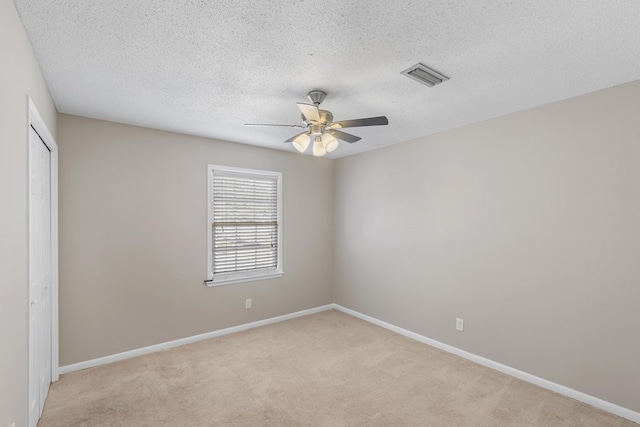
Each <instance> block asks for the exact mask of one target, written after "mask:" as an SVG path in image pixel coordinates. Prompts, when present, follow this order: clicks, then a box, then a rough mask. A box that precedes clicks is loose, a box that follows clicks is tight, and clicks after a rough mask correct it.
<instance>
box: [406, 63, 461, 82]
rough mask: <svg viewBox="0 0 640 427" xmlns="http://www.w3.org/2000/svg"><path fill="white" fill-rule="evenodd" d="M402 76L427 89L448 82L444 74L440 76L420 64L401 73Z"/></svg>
mask: <svg viewBox="0 0 640 427" xmlns="http://www.w3.org/2000/svg"><path fill="white" fill-rule="evenodd" d="M402 74H404V75H405V76H407V77H409V78H411V79H413V80H415V81H417V82H420V83H422V84H423V85H427V86H429V87H433V86H435V85H437V84H440V83H442V82H445V81H447V80H449V77H447V76H445V75H444V74H440V73H439V72H437V71H436V70H433V69H431V68H429V67H427V66H426V65H424V64H423V63H421V62H419V63H417V64H416V65H414V66H412V67H409V68H407V69H406V70H404V71H403V72H402Z"/></svg>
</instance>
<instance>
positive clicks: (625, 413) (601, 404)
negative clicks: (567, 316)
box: [333, 304, 640, 423]
mask: <svg viewBox="0 0 640 427" xmlns="http://www.w3.org/2000/svg"><path fill="white" fill-rule="evenodd" d="M333 308H335V309H336V310H339V311H342V312H343V313H346V314H349V315H351V316H354V317H357V318H359V319H362V320H364V321H367V322H369V323H373V324H374V325H377V326H381V327H383V328H385V329H388V330H390V331H393V332H396V333H398V334H400V335H404V336H406V337H408V338H411V339H414V340H416V341H420V342H421V343H424V344H428V345H430V346H432V347H435V348H439V349H440V350H444V351H446V352H448V353H452V354H455V355H456V356H460V357H462V358H465V359H468V360H471V361H472V362H475V363H477V364H479V365H482V366H486V367H488V368H491V369H495V370H496V371H500V372H503V373H505V374H507V375H511V376H512V377H516V378H518V379H521V380H523V381H527V382H529V383H532V384H535V385H537V386H540V387H542V388H545V389H547V390H551V391H555V392H556V393H559V394H562V395H564V396H567V397H570V398H572V399H575V400H579V401H580V402H584V403H586V404H588V405H591V406H594V407H596V408H598V409H602V410H603V411H606V412H610V413H612V414H614V415H617V416H619V417H622V418H626V419H628V420H631V421H633V422H636V423H640V413H639V412H635V411H632V410H631V409H627V408H624V407H622V406H618V405H616V404H613V403H611V402H607V401H606V400H602V399H599V398H597V397H593V396H590V395H588V394H586V393H583V392H581V391H577V390H574V389H571V388H569V387H565V386H563V385H560V384H556V383H554V382H551V381H548V380H545V379H544V378H540V377H536V376H535V375H531V374H528V373H526V372H523V371H519V370H518V369H514V368H511V367H510V366H507V365H503V364H501V363H498V362H494V361H493V360H490V359H486V358H484V357H482V356H478V355H476V354H473V353H469V352H468V351H464V350H460V349H459V348H456V347H452V346H450V345H448V344H444V343H441V342H440V341H436V340H433V339H431V338H427V337H425V336H422V335H420V334H416V333H415V332H411V331H408V330H406V329H402V328H400V327H398V326H395V325H392V324H391V323H387V322H383V321H382V320H378V319H376V318H374V317H371V316H367V315H366V314H362V313H359V312H357V311H354V310H351V309H349V308H346V307H343V306H341V305H338V304H333Z"/></svg>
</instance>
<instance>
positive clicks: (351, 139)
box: [327, 129, 362, 144]
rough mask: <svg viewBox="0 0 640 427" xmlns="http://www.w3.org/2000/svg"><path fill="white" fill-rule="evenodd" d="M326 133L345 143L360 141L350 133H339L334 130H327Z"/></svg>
mask: <svg viewBox="0 0 640 427" xmlns="http://www.w3.org/2000/svg"><path fill="white" fill-rule="evenodd" d="M327 132H328V133H329V134H330V135H332V136H334V137H335V138H338V139H341V140H343V141H347V142H349V143H352V144H353V143H354V142H356V141H360V140H361V139H362V138H360V137H359V136H355V135H351V134H350V133H346V132H341V131H339V130H335V129H329V130H328V131H327Z"/></svg>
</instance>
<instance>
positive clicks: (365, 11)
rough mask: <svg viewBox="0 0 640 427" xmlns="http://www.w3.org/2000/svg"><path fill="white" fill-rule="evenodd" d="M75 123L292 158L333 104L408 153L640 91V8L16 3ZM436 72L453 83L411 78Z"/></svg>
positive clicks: (195, 0) (349, 147)
mask: <svg viewBox="0 0 640 427" xmlns="http://www.w3.org/2000/svg"><path fill="white" fill-rule="evenodd" d="M15 3H16V7H17V9H18V12H19V14H20V16H21V19H22V21H23V23H24V26H25V28H26V31H27V34H28V36H29V38H30V40H31V43H32V45H33V49H34V51H35V54H36V56H37V58H38V61H39V63H40V66H41V68H42V71H43V73H44V76H45V79H46V81H47V83H48V85H49V88H50V90H51V93H52V96H53V98H54V101H55V103H56V106H57V108H58V110H59V111H60V112H62V113H68V114H75V115H80V116H86V117H92V118H98V119H103V120H109V121H114V122H121V123H128V124H133V125H140V126H146V127H151V128H157V129H164V130H170V131H175V132H182V133H186V134H193V135H201V136H207V137H211V138H217V139H223V140H228V141H234V142H240V143H245V144H252V145H259V146H264V147H269V148H275V149H285V150H289V151H294V149H293V147H292V146H291V144H283V143H282V141H284V140H285V139H287V138H288V137H289V136H291V135H293V134H295V133H298V130H296V129H287V128H248V127H244V126H243V123H284V124H298V123H299V118H300V115H299V111H298V109H297V108H296V105H295V103H296V102H308V101H307V100H306V98H305V95H306V93H307V92H308V91H309V90H311V89H316V88H318V89H323V90H325V91H327V92H328V97H327V99H326V100H325V102H324V103H323V104H322V108H324V109H327V110H330V111H332V112H333V114H334V117H335V119H336V120H343V119H354V118H360V117H370V116H378V115H386V116H387V117H388V118H389V122H390V124H389V126H386V127H384V126H383V127H371V128H353V129H350V130H349V131H350V132H351V133H353V134H355V135H358V136H361V137H362V138H363V139H362V140H361V141H359V142H357V143H355V144H347V143H341V144H340V147H339V148H338V149H337V150H336V151H334V152H333V153H332V154H331V155H329V157H334V158H335V157H341V156H345V155H350V154H354V153H357V152H362V151H366V150H370V149H373V148H376V147H381V146H385V145H390V144H395V143H399V142H403V141H407V140H410V139H414V138H417V137H420V136H423V135H428V134H432V133H435V132H439V131H442V130H446V129H450V128H453V127H456V126H460V125H464V124H468V123H473V122H477V121H479V120H483V119H486V118H490V117H495V116H499V115H503V114H506V113H510V112H513V111H518V110H522V109H525V108H529V107H533V106H536V105H541V104H545V103H549V102H553V101H556V100H560V99H564V98H568V97H572V96H576V95H580V94H583V93H587V92H591V91H594V90H597V89H602V88H606V87H610V86H614V85H617V84H621V83H625V82H629V81H633V80H638V79H640V1H637V0H623V1H622V0H613V1H588V0H565V1H561V2H560V1H559V2H556V1H507V0H504V1H455V0H431V1H427V0H417V1H416V0H405V1H399V2H394V1H389V0H372V1H365V0H356V1H345V0H328V1H312V0H288V1H278V0H272V1H266V0H263V1H247V0H240V1H228V2H221V1H218V2H210V1H204V0H164V1H162V0H140V1H131V0H126V1H125V0H109V1H104V0H15ZM417 62H423V63H425V64H427V65H429V66H431V67H433V68H435V69H436V70H438V71H440V72H442V73H444V74H446V75H448V76H449V77H450V78H451V80H449V81H447V82H445V83H443V84H441V85H439V86H436V87H434V88H428V87H426V86H423V85H420V84H419V83H416V82H415V81H413V80H411V79H409V78H407V77H405V76H403V75H401V74H400V72H401V71H403V70H404V69H406V68H407V67H409V66H411V65H413V64H415V63H417Z"/></svg>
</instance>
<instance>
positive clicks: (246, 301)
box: [244, 298, 251, 308]
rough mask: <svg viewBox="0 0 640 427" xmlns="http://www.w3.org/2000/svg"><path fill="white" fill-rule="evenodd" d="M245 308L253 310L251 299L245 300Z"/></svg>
mask: <svg viewBox="0 0 640 427" xmlns="http://www.w3.org/2000/svg"><path fill="white" fill-rule="evenodd" d="M244 308H251V298H247V299H246V300H244Z"/></svg>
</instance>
